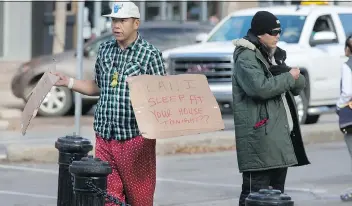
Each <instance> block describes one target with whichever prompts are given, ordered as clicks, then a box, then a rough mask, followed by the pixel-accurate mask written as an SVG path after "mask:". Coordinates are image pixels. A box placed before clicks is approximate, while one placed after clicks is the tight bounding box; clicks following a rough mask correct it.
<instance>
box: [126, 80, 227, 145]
mask: <svg viewBox="0 0 352 206" xmlns="http://www.w3.org/2000/svg"><path fill="white" fill-rule="evenodd" d="M127 81H128V84H129V89H130V98H131V102H132V106H133V110H134V112H135V115H136V119H137V123H138V127H139V129H140V131H141V133H142V136H143V137H145V138H149V139H160V138H168V137H176V136H184V135H191V134H199V133H205V132H211V131H217V130H222V129H224V128H225V126H224V122H223V120H222V116H221V112H220V108H219V105H218V103H217V101H216V99H215V97H214V95H213V93H212V92H211V90H210V88H209V85H208V81H207V79H206V77H205V76H204V75H200V74H181V75H170V76H154V75H141V76H134V77H129V78H128V80H127Z"/></svg>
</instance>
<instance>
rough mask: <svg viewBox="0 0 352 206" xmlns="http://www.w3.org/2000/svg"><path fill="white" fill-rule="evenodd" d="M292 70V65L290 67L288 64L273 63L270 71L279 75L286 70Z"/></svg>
mask: <svg viewBox="0 0 352 206" xmlns="http://www.w3.org/2000/svg"><path fill="white" fill-rule="evenodd" d="M290 70H291V67H288V66H286V65H272V66H271V67H270V68H269V71H270V72H271V73H272V74H273V75H274V76H276V75H279V74H282V73H285V72H289V71H290Z"/></svg>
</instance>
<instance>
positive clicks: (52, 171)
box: [0, 164, 59, 174]
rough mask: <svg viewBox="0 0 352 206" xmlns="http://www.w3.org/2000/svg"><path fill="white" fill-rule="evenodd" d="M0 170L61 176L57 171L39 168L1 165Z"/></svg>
mask: <svg viewBox="0 0 352 206" xmlns="http://www.w3.org/2000/svg"><path fill="white" fill-rule="evenodd" d="M0 168H1V169H11V170H21V171H29V172H41V173H47V174H59V172H58V171H55V170H48V169H39V168H32V167H21V166H13V165H4V164H0Z"/></svg>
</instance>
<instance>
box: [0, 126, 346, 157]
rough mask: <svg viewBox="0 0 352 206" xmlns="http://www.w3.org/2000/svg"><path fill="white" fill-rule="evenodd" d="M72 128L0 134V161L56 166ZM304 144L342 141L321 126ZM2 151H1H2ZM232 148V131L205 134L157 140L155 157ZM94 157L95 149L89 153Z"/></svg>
mask: <svg viewBox="0 0 352 206" xmlns="http://www.w3.org/2000/svg"><path fill="white" fill-rule="evenodd" d="M73 131H74V127H66V128H63V127H57V128H52V129H50V130H46V131H43V130H39V131H38V130H37V131H35V130H30V131H29V132H28V134H27V135H26V136H22V135H21V134H20V132H19V131H3V132H1V131H0V156H2V157H3V161H10V162H17V161H38V162H49V163H56V162H57V160H58V151H57V149H56V148H55V141H56V140H57V139H58V138H59V137H62V136H66V135H72V134H73ZM81 131H82V132H81V136H82V137H84V138H87V139H89V140H90V141H91V142H92V144H93V145H94V144H95V140H94V131H93V130H92V127H91V126H83V127H82V129H81ZM302 132H303V136H304V143H305V144H314V143H323V142H332V141H341V140H343V135H342V134H341V132H340V131H339V130H338V128H337V127H336V128H335V127H331V126H330V127H327V126H326V125H324V124H320V125H309V126H307V125H303V126H302ZM1 148H2V149H1ZM234 149H235V132H234V131H219V132H211V133H206V134H199V135H192V136H183V137H175V138H168V139H160V140H157V146H156V153H157V155H170V154H195V153H206V152H216V151H226V150H234ZM1 152H2V154H1ZM91 154H92V155H94V149H93V151H92V152H91Z"/></svg>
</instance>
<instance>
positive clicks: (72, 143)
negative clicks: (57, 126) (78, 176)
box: [55, 135, 93, 206]
mask: <svg viewBox="0 0 352 206" xmlns="http://www.w3.org/2000/svg"><path fill="white" fill-rule="evenodd" d="M55 148H56V149H58V150H59V161H58V163H59V178H58V191H57V206H73V203H72V200H73V181H72V176H71V173H70V172H69V166H70V164H71V163H72V161H74V160H80V159H81V158H82V157H86V156H88V153H89V151H91V150H92V149H93V145H92V144H91V143H90V141H89V140H88V139H85V138H82V137H79V136H75V135H73V136H66V137H60V138H58V140H57V141H56V142H55Z"/></svg>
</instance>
